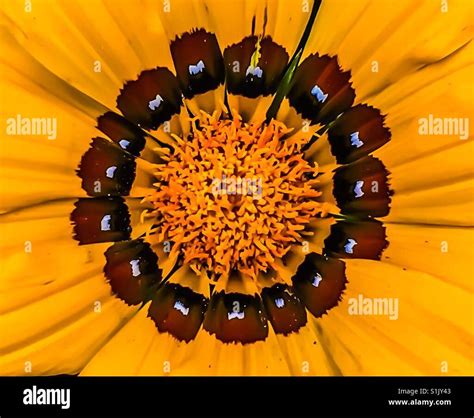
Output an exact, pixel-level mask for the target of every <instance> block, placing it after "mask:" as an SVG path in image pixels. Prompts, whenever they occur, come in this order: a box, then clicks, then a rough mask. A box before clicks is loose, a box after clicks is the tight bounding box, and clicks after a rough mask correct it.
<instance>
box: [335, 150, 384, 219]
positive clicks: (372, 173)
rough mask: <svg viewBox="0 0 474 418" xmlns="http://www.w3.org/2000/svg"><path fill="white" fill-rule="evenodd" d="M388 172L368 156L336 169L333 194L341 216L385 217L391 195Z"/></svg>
mask: <svg viewBox="0 0 474 418" xmlns="http://www.w3.org/2000/svg"><path fill="white" fill-rule="evenodd" d="M387 177H388V172H387V170H386V168H385V166H384V165H383V164H382V162H381V161H380V160H378V159H377V158H374V157H372V156H367V157H365V158H362V159H360V160H358V161H356V162H355V163H352V164H349V165H346V166H342V167H339V168H338V169H337V170H336V171H335V174H334V190H333V194H334V197H335V198H336V201H337V204H338V206H339V207H340V208H341V212H342V213H344V214H355V215H361V216H386V215H388V212H389V210H390V207H389V205H390V200H391V199H390V195H391V191H390V189H389V187H388V179H387Z"/></svg>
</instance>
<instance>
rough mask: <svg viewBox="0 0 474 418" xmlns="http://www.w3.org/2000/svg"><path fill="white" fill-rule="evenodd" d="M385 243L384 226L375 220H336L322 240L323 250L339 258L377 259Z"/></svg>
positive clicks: (385, 245) (386, 243) (386, 242)
mask: <svg viewBox="0 0 474 418" xmlns="http://www.w3.org/2000/svg"><path fill="white" fill-rule="evenodd" d="M387 245H388V241H387V240H386V235H385V227H384V226H383V224H382V222H379V221H376V220H366V221H357V222H348V221H340V222H337V223H335V224H334V225H332V226H331V233H330V234H329V237H328V238H326V239H325V240H324V248H325V252H326V253H327V254H329V255H331V256H335V257H341V258H367V259H372V260H379V259H380V256H381V255H382V251H383V250H384V249H385V248H386V247H387Z"/></svg>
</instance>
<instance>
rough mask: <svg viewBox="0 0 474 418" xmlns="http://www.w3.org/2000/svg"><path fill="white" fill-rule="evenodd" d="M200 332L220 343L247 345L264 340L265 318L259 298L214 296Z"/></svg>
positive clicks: (266, 329)
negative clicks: (202, 329) (212, 335)
mask: <svg viewBox="0 0 474 418" xmlns="http://www.w3.org/2000/svg"><path fill="white" fill-rule="evenodd" d="M204 329H205V330H206V331H208V332H209V333H210V334H215V336H216V338H217V339H219V340H220V341H222V342H224V343H231V342H235V343H242V344H249V343H254V342H256V341H262V340H265V338H267V335H268V325H267V318H266V317H265V315H264V313H263V307H262V303H261V300H260V298H259V297H258V296H257V297H255V296H250V295H243V294H240V293H224V292H219V293H214V294H213V295H212V297H211V302H210V305H209V308H208V310H207V312H206V315H205V318H204Z"/></svg>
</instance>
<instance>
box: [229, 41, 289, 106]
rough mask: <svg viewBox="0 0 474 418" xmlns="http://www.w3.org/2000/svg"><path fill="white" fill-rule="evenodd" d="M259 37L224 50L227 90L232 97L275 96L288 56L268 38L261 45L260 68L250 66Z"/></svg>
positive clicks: (258, 63)
mask: <svg viewBox="0 0 474 418" xmlns="http://www.w3.org/2000/svg"><path fill="white" fill-rule="evenodd" d="M257 40H258V37H257V36H249V37H247V38H244V39H243V40H242V41H241V42H239V43H237V44H234V45H231V46H229V47H227V48H226V49H225V50H224V63H225V69H226V85H227V90H228V91H229V92H230V93H232V94H240V95H242V96H245V97H251V98H255V97H258V96H260V95H262V96H268V95H269V94H272V93H275V91H276V89H277V87H278V83H279V82H280V80H281V78H282V77H283V72H284V71H285V68H286V65H287V64H288V54H287V52H286V51H285V48H283V47H282V46H280V45H278V44H276V43H275V42H273V41H272V39H271V37H269V36H267V37H265V38H263V39H262V40H261V42H260V48H261V49H260V54H261V56H260V59H259V61H258V62H257V66H255V67H252V66H251V65H250V63H251V58H252V55H253V53H254V52H255V50H256V46H257Z"/></svg>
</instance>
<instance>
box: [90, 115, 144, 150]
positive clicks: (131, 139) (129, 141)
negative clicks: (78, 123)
mask: <svg viewBox="0 0 474 418" xmlns="http://www.w3.org/2000/svg"><path fill="white" fill-rule="evenodd" d="M97 127H98V128H99V129H100V130H101V131H102V132H103V133H104V134H106V135H107V136H108V137H109V138H110V139H111V140H112V141H114V142H115V143H116V144H118V146H119V147H121V148H122V149H124V150H125V151H128V152H129V153H130V154H133V155H139V154H140V152H141V151H142V150H143V148H145V132H143V131H142V130H141V129H140V128H139V127H137V126H136V125H134V124H133V123H131V122H129V121H128V120H127V119H125V118H124V117H122V116H120V115H118V114H117V113H114V112H106V113H104V114H103V115H101V116H99V118H98V119H97Z"/></svg>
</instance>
